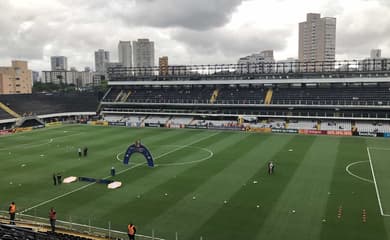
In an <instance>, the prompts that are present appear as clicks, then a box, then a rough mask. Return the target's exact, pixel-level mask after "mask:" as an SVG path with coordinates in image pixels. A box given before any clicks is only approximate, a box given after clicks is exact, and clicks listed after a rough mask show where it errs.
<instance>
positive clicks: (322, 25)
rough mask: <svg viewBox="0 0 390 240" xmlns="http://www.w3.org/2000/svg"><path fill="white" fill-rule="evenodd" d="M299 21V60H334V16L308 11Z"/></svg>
mask: <svg viewBox="0 0 390 240" xmlns="http://www.w3.org/2000/svg"><path fill="white" fill-rule="evenodd" d="M306 17H307V19H306V22H301V23H299V53H298V55H299V61H300V62H323V61H334V60H335V55H336V18H333V17H323V18H321V15H320V14H318V13H308V14H307V16H306Z"/></svg>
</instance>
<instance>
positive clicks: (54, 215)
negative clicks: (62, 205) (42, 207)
mask: <svg viewBox="0 0 390 240" xmlns="http://www.w3.org/2000/svg"><path fill="white" fill-rule="evenodd" d="M49 219H50V226H51V231H52V232H55V231H56V219H57V212H56V211H55V210H54V208H51V209H50V212H49Z"/></svg>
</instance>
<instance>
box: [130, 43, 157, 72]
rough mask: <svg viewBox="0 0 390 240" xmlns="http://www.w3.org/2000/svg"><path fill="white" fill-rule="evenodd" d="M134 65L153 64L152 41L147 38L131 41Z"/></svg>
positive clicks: (150, 65) (145, 65) (147, 65)
mask: <svg viewBox="0 0 390 240" xmlns="http://www.w3.org/2000/svg"><path fill="white" fill-rule="evenodd" d="M133 59H134V63H133V65H134V67H153V66H154V42H152V41H149V39H138V40H137V41H133Z"/></svg>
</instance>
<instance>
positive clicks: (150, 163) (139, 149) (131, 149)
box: [123, 142, 154, 167]
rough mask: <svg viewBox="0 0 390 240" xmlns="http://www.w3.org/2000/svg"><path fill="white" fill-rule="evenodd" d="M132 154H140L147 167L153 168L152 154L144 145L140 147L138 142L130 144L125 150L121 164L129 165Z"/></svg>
mask: <svg viewBox="0 0 390 240" xmlns="http://www.w3.org/2000/svg"><path fill="white" fill-rule="evenodd" d="M134 153H141V154H142V155H144V157H145V159H146V161H147V162H148V166H149V167H154V162H153V156H152V154H151V153H150V151H149V149H147V148H146V147H145V146H144V145H142V144H141V143H139V142H137V143H135V144H132V145H130V146H129V148H127V151H126V153H125V157H124V159H123V163H124V164H129V162H130V158H131V156H132V155H133V154H134Z"/></svg>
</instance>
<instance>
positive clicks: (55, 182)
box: [53, 173, 57, 186]
mask: <svg viewBox="0 0 390 240" xmlns="http://www.w3.org/2000/svg"><path fill="white" fill-rule="evenodd" d="M53 182H54V186H55V185H57V177H56V174H55V173H53Z"/></svg>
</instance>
